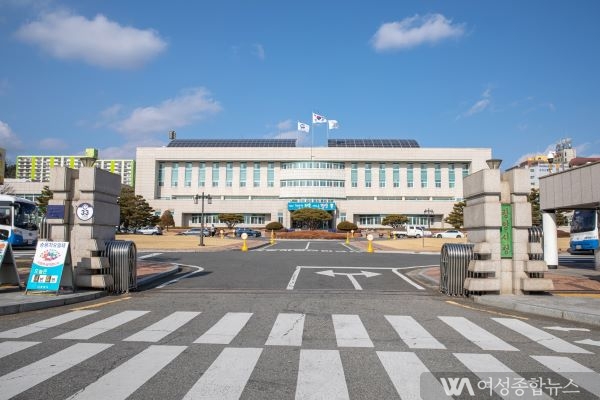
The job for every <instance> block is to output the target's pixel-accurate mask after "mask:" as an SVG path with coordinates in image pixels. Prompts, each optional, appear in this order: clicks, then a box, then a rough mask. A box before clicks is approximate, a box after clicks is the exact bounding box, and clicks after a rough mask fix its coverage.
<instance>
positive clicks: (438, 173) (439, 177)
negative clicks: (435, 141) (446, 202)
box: [434, 163, 442, 188]
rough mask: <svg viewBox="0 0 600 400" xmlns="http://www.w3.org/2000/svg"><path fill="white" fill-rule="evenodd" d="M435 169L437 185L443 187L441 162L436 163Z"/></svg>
mask: <svg viewBox="0 0 600 400" xmlns="http://www.w3.org/2000/svg"><path fill="white" fill-rule="evenodd" d="M434 171H435V187H436V188H441V187H442V167H441V166H440V163H435V164H434Z"/></svg>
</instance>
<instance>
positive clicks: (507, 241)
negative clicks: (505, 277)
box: [500, 204, 513, 258]
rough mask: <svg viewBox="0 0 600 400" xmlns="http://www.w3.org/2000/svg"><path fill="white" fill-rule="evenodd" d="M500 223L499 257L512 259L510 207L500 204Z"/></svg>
mask: <svg viewBox="0 0 600 400" xmlns="http://www.w3.org/2000/svg"><path fill="white" fill-rule="evenodd" d="M501 207H502V208H501V213H502V217H501V221H502V226H501V227H500V257H501V258H512V257H513V238H512V205H510V204H501Z"/></svg>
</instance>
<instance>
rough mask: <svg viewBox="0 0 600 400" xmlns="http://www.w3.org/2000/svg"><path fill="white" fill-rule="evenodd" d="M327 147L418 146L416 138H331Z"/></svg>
mask: <svg viewBox="0 0 600 400" xmlns="http://www.w3.org/2000/svg"><path fill="white" fill-rule="evenodd" d="M327 147H377V148H416V147H420V146H419V144H418V143H417V141H416V140H414V139H329V140H328V141H327Z"/></svg>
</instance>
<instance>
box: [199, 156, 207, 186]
mask: <svg viewBox="0 0 600 400" xmlns="http://www.w3.org/2000/svg"><path fill="white" fill-rule="evenodd" d="M198 186H199V187H204V186H206V163H204V162H201V163H200V164H198Z"/></svg>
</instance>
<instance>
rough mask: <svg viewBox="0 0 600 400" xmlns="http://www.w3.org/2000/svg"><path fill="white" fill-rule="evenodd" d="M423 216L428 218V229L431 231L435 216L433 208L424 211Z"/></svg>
mask: <svg viewBox="0 0 600 400" xmlns="http://www.w3.org/2000/svg"><path fill="white" fill-rule="evenodd" d="M423 214H425V216H426V217H427V228H428V229H429V230H431V217H432V216H433V210H432V209H431V208H426V209H425V211H423ZM423 247H425V232H423Z"/></svg>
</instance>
